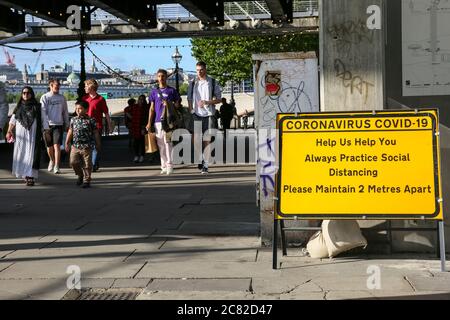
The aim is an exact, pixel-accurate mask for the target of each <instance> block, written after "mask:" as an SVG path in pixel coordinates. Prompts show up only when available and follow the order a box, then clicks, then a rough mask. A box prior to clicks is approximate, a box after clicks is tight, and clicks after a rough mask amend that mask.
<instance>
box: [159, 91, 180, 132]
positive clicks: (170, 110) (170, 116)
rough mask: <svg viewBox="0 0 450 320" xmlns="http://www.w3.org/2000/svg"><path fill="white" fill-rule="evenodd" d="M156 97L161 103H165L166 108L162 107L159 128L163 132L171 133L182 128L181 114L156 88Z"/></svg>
mask: <svg viewBox="0 0 450 320" xmlns="http://www.w3.org/2000/svg"><path fill="white" fill-rule="evenodd" d="M156 90H158V96H159V98H160V99H161V100H162V101H165V102H167V107H164V111H163V114H162V116H161V127H162V129H163V130H164V131H165V132H171V131H174V130H176V129H182V128H184V120H183V114H182V113H181V112H180V111H179V110H178V109H177V108H176V107H175V103H174V102H173V101H169V100H166V99H164V98H163V95H162V92H161V90H160V89H159V88H158V89H156Z"/></svg>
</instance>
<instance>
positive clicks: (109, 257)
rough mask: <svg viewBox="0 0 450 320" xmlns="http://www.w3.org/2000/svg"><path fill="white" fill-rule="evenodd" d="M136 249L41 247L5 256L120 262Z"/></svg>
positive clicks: (11, 259)
mask: <svg viewBox="0 0 450 320" xmlns="http://www.w3.org/2000/svg"><path fill="white" fill-rule="evenodd" d="M134 251H135V249H132V248H130V247H126V248H120V247H119V248H100V249H99V248H98V247H92V248H65V249H48V248H45V249H41V250H20V251H16V252H14V253H12V254H10V255H8V256H6V257H5V258H3V260H4V261H7V262H32V261H54V262H57V261H71V263H73V264H76V263H79V262H81V261H92V262H93V261H98V262H101V261H105V262H106V261H110V262H120V261H123V260H125V259H126V258H127V257H128V256H130V255H131V254H132V253H133V252H134Z"/></svg>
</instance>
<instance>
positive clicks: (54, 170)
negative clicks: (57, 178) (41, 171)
mask: <svg viewBox="0 0 450 320" xmlns="http://www.w3.org/2000/svg"><path fill="white" fill-rule="evenodd" d="M53 173H61V171H59V167H58V166H55V167H54V168H53Z"/></svg>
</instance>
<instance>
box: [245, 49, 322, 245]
mask: <svg viewBox="0 0 450 320" xmlns="http://www.w3.org/2000/svg"><path fill="white" fill-rule="evenodd" d="M253 60H254V72H253V74H254V84H255V96H254V99H255V104H254V105H255V124H256V129H257V135H258V138H257V141H258V142H257V150H258V152H257V154H258V158H257V162H258V163H257V177H256V181H257V193H258V200H259V208H260V217H261V243H262V244H263V245H270V244H271V241H272V232H273V219H274V216H273V214H274V196H275V194H274V191H275V177H276V173H277V171H278V164H277V159H276V154H277V152H276V150H275V148H276V141H277V140H276V139H277V136H276V130H275V128H276V118H277V114H279V113H296V112H298V113H300V112H318V111H319V88H318V85H319V81H318V66H317V57H316V54H315V53H314V52H308V53H303V52H284V53H271V54H258V55H253ZM305 223H306V224H307V223H308V222H305ZM288 226H289V224H288ZM298 235H299V234H297V236H298ZM300 236H303V235H300ZM291 239H292V238H291ZM301 240H304V239H300V241H301ZM297 241H299V240H297Z"/></svg>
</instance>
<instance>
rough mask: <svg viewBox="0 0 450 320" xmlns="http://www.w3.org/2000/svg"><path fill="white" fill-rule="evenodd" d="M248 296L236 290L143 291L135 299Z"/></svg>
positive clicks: (237, 298)
mask: <svg viewBox="0 0 450 320" xmlns="http://www.w3.org/2000/svg"><path fill="white" fill-rule="evenodd" d="M249 297H251V294H248V293H245V292H236V291H233V292H226V291H182V292H175V291H144V292H143V293H142V294H140V295H139V296H138V297H137V299H136V300H247V299H248V298H249ZM219 311H220V310H219Z"/></svg>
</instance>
